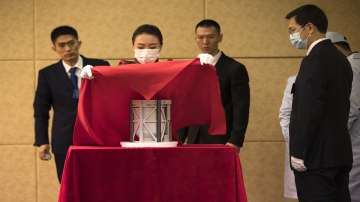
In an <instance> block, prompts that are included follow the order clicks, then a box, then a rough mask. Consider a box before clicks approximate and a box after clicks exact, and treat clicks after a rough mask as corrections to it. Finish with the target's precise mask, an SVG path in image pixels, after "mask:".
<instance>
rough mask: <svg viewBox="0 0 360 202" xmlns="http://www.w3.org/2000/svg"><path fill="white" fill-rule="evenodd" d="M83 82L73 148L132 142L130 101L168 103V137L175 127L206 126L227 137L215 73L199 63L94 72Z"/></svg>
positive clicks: (174, 132)
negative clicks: (154, 100) (166, 101)
mask: <svg viewBox="0 0 360 202" xmlns="http://www.w3.org/2000/svg"><path fill="white" fill-rule="evenodd" d="M92 72H93V75H94V79H92V80H83V83H82V87H81V90H80V97H79V105H78V115H77V119H76V123H75V127H74V139H73V140H74V145H103V146H115V145H119V143H120V141H128V140H129V139H130V135H129V131H130V129H129V128H130V124H129V123H130V122H129V121H130V120H129V110H130V103H131V100H136V99H139V100H144V99H170V100H171V101H172V110H171V120H172V134H173V138H175V139H176V131H177V129H179V128H182V127H185V126H190V125H196V124H207V125H209V133H212V134H225V133H226V122H225V116H224V110H223V107H222V104H221V97H220V90H219V86H218V83H219V82H218V78H217V75H216V71H215V68H214V67H213V66H210V65H203V66H202V65H200V63H199V60H198V59H195V60H192V61H189V60H186V61H171V62H159V63H152V64H130V65H121V66H120V67H108V66H99V67H95V68H93V69H92Z"/></svg>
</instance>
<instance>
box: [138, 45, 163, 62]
mask: <svg viewBox="0 0 360 202" xmlns="http://www.w3.org/2000/svg"><path fill="white" fill-rule="evenodd" d="M134 52H135V58H136V60H137V61H138V62H139V63H140V64H146V63H153V62H155V61H156V60H157V59H159V57H160V49H138V48H136V49H135V51H134Z"/></svg>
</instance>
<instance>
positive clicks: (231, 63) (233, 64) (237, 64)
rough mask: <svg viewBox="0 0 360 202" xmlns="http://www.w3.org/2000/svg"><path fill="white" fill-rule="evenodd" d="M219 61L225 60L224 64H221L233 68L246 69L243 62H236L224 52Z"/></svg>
mask: <svg viewBox="0 0 360 202" xmlns="http://www.w3.org/2000/svg"><path fill="white" fill-rule="evenodd" d="M219 60H223V62H222V63H221V64H224V65H227V66H229V67H232V68H244V69H245V65H244V64H242V63H241V62H239V61H237V60H235V59H234V58H232V57H229V56H227V55H226V54H225V53H224V52H222V54H221V57H220V59H219Z"/></svg>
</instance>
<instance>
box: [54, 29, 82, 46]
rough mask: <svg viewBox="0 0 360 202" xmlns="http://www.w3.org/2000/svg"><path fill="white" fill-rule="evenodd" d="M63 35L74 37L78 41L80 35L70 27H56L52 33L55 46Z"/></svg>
mask: <svg viewBox="0 0 360 202" xmlns="http://www.w3.org/2000/svg"><path fill="white" fill-rule="evenodd" d="M61 35H72V36H74V37H75V38H76V39H78V33H77V31H76V30H75V28H73V27H71V26H68V25H63V26H59V27H56V28H55V29H54V30H53V31H52V32H51V41H52V42H53V44H55V41H56V39H57V38H58V37H59V36H61Z"/></svg>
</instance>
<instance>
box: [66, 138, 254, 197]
mask: <svg viewBox="0 0 360 202" xmlns="http://www.w3.org/2000/svg"><path fill="white" fill-rule="evenodd" d="M80 201H81V202H83V201H86V202H100V201H106V202H107V201H116V202H130V201H131V202H143V201H146V202H246V201H247V198H246V193H245V188H244V183H243V176H242V172H241V164H240V159H239V156H238V155H237V154H236V152H235V151H234V149H233V148H231V147H227V146H224V145H203V146H200V145H196V146H195V145H190V146H182V147H176V148H121V147H90V146H72V147H70V149H69V152H68V155H67V158H66V163H65V167H64V173H63V176H62V182H61V188H60V193H59V202H80Z"/></svg>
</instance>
